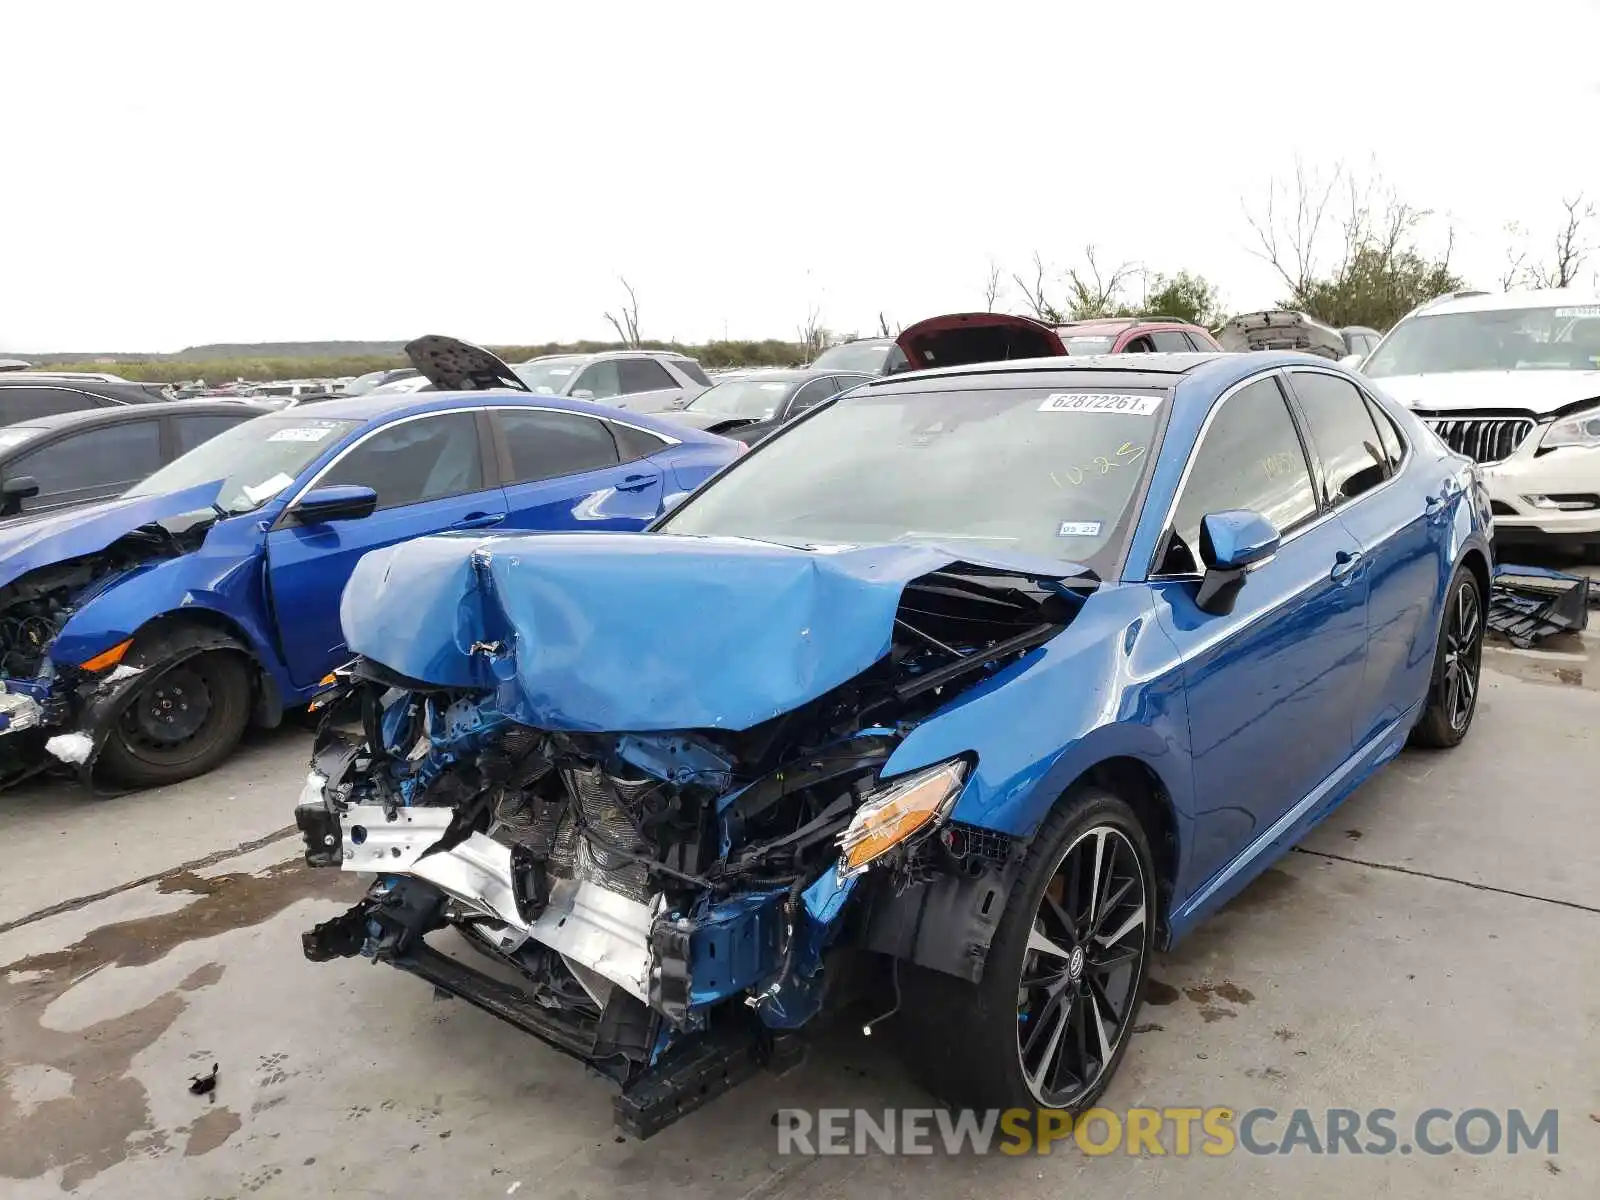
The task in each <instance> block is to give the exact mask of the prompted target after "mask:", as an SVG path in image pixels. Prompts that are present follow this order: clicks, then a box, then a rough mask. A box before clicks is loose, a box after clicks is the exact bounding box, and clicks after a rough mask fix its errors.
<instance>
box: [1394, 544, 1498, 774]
mask: <svg viewBox="0 0 1600 1200" xmlns="http://www.w3.org/2000/svg"><path fill="white" fill-rule="evenodd" d="M1483 635H1484V601H1483V593H1482V588H1481V587H1480V585H1479V583H1478V579H1477V576H1475V575H1474V574H1473V573H1472V571H1471V570H1469V569H1467V568H1465V567H1463V568H1461V569H1460V570H1458V571H1457V572H1456V575H1455V578H1454V579H1452V580H1451V581H1450V593H1449V597H1448V599H1447V600H1446V601H1445V609H1444V620H1443V621H1441V622H1440V625H1439V646H1438V650H1437V652H1436V654H1435V656H1434V665H1433V682H1432V685H1431V686H1430V687H1429V689H1428V699H1427V703H1426V707H1424V709H1423V712H1422V718H1421V720H1419V721H1418V722H1417V727H1416V729H1415V730H1414V731H1413V734H1412V740H1413V741H1414V742H1416V743H1417V744H1418V745H1422V746H1431V747H1435V748H1438V749H1445V748H1448V747H1450V746H1454V745H1457V744H1459V743H1460V741H1461V739H1463V738H1464V737H1466V736H1467V730H1469V729H1471V728H1472V718H1473V715H1474V714H1475V713H1476V712H1477V711H1478V685H1479V682H1480V675H1481V672H1482V668H1483Z"/></svg>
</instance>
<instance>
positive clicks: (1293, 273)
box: [1244, 158, 1345, 301]
mask: <svg viewBox="0 0 1600 1200" xmlns="http://www.w3.org/2000/svg"><path fill="white" fill-rule="evenodd" d="M1344 175H1345V171H1344V165H1343V164H1342V163H1340V164H1335V165H1334V168H1333V173H1332V174H1331V175H1330V177H1329V178H1328V181H1327V183H1326V185H1324V184H1323V182H1322V180H1321V179H1320V178H1319V177H1318V176H1317V175H1316V174H1315V173H1312V172H1308V171H1307V170H1306V168H1305V164H1304V163H1302V162H1301V161H1300V160H1299V158H1296V159H1295V164H1294V194H1293V195H1292V196H1285V195H1284V194H1283V189H1282V188H1281V187H1280V185H1279V183H1278V181H1277V180H1276V179H1274V180H1273V181H1272V183H1271V184H1269V185H1268V187H1267V202H1266V205H1265V207H1264V210H1263V211H1262V212H1260V213H1253V212H1251V211H1250V207H1249V205H1245V209H1244V219H1245V220H1246V221H1247V222H1249V224H1250V228H1251V229H1252V230H1253V231H1254V232H1255V235H1256V240H1257V242H1258V243H1259V245H1258V246H1257V247H1256V248H1254V249H1253V250H1252V253H1254V254H1255V255H1256V257H1258V258H1260V259H1262V260H1263V261H1265V262H1266V263H1267V264H1268V265H1270V266H1271V267H1272V269H1273V270H1274V271H1276V272H1277V273H1278V275H1279V277H1280V278H1282V280H1283V282H1284V285H1285V286H1286V287H1288V289H1289V294H1290V297H1291V298H1293V299H1295V300H1296V301H1298V300H1299V299H1300V298H1301V297H1304V296H1305V295H1306V294H1307V293H1308V292H1309V291H1310V290H1311V288H1312V286H1313V285H1314V283H1315V281H1316V278H1317V252H1318V251H1317V244H1318V242H1319V240H1320V238H1321V234H1322V230H1323V227H1324V222H1325V221H1326V219H1327V214H1328V205H1329V203H1330V202H1331V201H1332V199H1333V189H1334V188H1335V187H1336V186H1337V185H1338V183H1339V180H1340V179H1341V178H1343V177H1344Z"/></svg>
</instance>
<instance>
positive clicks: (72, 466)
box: [6, 418, 161, 512]
mask: <svg viewBox="0 0 1600 1200" xmlns="http://www.w3.org/2000/svg"><path fill="white" fill-rule="evenodd" d="M160 466H161V422H160V421H159V420H157V419H155V418H151V419H150V420H148V421H125V422H123V423H122V424H120V425H102V426H101V427H100V428H98V429H86V430H84V431H83V432H82V433H75V434H69V435H68V436H66V437H62V438H57V439H56V440H55V441H53V442H51V443H50V444H49V445H47V446H41V447H40V448H39V449H38V450H35V451H34V452H33V453H31V454H24V455H23V456H22V457H20V458H17V459H14V460H13V461H12V463H11V465H10V466H9V467H8V468H7V469H6V477H7V478H8V479H17V478H19V477H21V476H24V475H27V476H31V477H32V478H33V480H34V482H36V483H37V484H38V485H39V494H38V495H37V496H33V497H30V498H29V499H27V500H24V501H23V502H22V511H23V512H33V511H35V510H38V509H45V508H53V507H56V506H58V505H62V504H70V503H73V502H75V501H78V500H88V499H95V498H98V497H102V496H115V495H117V494H119V493H120V492H122V491H123V490H125V489H127V488H130V487H132V486H133V485H134V484H136V483H138V482H139V481H140V480H141V479H143V478H144V477H145V476H146V475H150V474H152V473H154V472H155V471H156V470H158V469H159V468H160Z"/></svg>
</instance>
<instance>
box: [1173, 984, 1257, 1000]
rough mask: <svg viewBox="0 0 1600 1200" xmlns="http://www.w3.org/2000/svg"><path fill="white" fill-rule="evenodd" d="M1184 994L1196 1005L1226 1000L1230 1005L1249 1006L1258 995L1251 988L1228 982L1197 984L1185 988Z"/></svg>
mask: <svg viewBox="0 0 1600 1200" xmlns="http://www.w3.org/2000/svg"><path fill="white" fill-rule="evenodd" d="M1183 994H1184V995H1185V996H1187V997H1189V999H1191V1000H1193V1001H1194V1002H1195V1003H1196V1004H1210V1003H1211V1002H1212V1000H1213V999H1218V1000H1226V1001H1227V1002H1228V1003H1229V1004H1249V1003H1250V1002H1251V1001H1252V1000H1254V999H1255V998H1256V994H1255V993H1254V992H1252V991H1251V990H1250V989H1249V988H1242V987H1240V986H1239V985H1238V984H1236V983H1228V982H1227V981H1226V980H1224V981H1223V982H1222V983H1197V984H1195V985H1193V986H1192V987H1186V988H1184V989H1183Z"/></svg>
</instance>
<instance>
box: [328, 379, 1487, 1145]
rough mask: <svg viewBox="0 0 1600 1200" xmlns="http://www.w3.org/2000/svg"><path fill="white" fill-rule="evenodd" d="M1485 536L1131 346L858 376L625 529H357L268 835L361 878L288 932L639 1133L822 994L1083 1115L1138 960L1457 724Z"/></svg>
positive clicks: (1472, 693)
mask: <svg viewBox="0 0 1600 1200" xmlns="http://www.w3.org/2000/svg"><path fill="white" fill-rule="evenodd" d="M1488 531H1489V505H1488V500H1487V498H1486V496H1485V492H1484V488H1483V485H1482V483H1481V480H1480V479H1479V476H1478V473H1477V468H1476V467H1475V466H1474V465H1473V464H1472V463H1471V462H1470V461H1468V460H1467V459H1465V458H1462V457H1460V456H1459V455H1456V454H1454V453H1453V452H1451V451H1450V450H1449V449H1448V448H1446V447H1445V445H1444V444H1443V443H1442V442H1440V441H1439V440H1438V439H1437V438H1436V437H1434V435H1433V434H1432V433H1430V432H1429V431H1428V430H1427V429H1426V428H1424V427H1423V426H1422V425H1421V424H1420V423H1419V422H1418V421H1417V420H1416V419H1415V418H1414V417H1413V416H1412V415H1411V414H1410V413H1409V412H1407V411H1406V410H1405V409H1404V408H1403V407H1401V406H1399V405H1397V404H1395V403H1393V402H1392V401H1390V400H1389V399H1387V398H1386V397H1384V396H1383V395H1381V394H1380V393H1378V392H1376V391H1374V390H1373V389H1372V388H1371V386H1370V384H1368V383H1366V382H1364V381H1362V380H1361V379H1359V378H1357V377H1355V376H1352V375H1351V374H1349V373H1347V372H1345V371H1342V370H1340V369H1338V368H1337V367H1335V366H1333V365H1331V364H1329V363H1327V362H1325V361H1322V360H1319V359H1313V358H1308V357H1304V356H1297V355H1285V354H1275V353H1263V354H1239V355H1170V356H1169V355H1159V354H1152V355H1140V356H1137V357H1131V356H1123V357H1116V358H1113V357H1101V358H1081V359H1080V358H1062V359H1050V360H1038V361H1030V362H1012V363H1005V364H995V365H990V366H983V367H966V368H954V369H949V370H946V371H942V372H929V373H922V374H915V375H903V376H895V377H889V378H886V379H883V380H880V381H877V382H874V383H871V384H870V385H867V386H864V387H861V388H858V389H856V390H854V391H853V392H851V393H848V394H847V395H845V396H843V397H840V398H838V399H835V400H833V401H831V402H829V403H827V404H825V405H823V406H821V407H819V408H818V409H816V410H813V411H812V412H810V413H808V414H806V415H805V416H804V417H802V418H801V419H800V420H798V421H797V422H795V423H794V424H793V425H792V426H790V427H788V428H786V429H785V430H784V431H782V432H780V433H779V434H777V435H775V436H774V437H772V438H771V439H769V440H767V441H766V442H763V443H762V444H760V445H759V446H758V447H757V448H756V449H755V450H753V451H752V452H751V453H750V454H748V455H746V456H745V457H743V458H741V459H739V460H737V461H736V462H735V463H734V464H733V465H731V466H730V467H729V468H728V469H726V470H725V471H723V472H722V473H721V474H720V475H719V476H718V477H717V478H715V479H714V480H712V481H711V482H710V483H709V484H708V485H707V486H705V487H703V488H701V489H700V490H699V491H697V492H695V493H694V494H693V495H692V496H691V497H689V498H688V500H687V501H685V502H684V503H682V504H681V505H679V506H678V507H676V508H675V509H674V510H673V511H671V512H670V513H668V514H667V515H666V516H664V517H663V518H662V519H661V520H660V521H658V522H656V523H655V524H654V525H653V526H652V528H651V529H650V530H648V531H646V532H643V533H638V534H626V533H624V534H618V535H615V536H612V537H605V538H601V537H591V536H586V535H584V534H581V533H580V534H569V535H562V536H557V537H545V538H525V537H516V536H510V535H507V536H496V535H491V536H488V537H485V538H481V539H468V538H451V539H442V538H422V539H419V540H417V541H414V542H410V543H408V544H405V545H400V546H396V547H392V548H389V549H385V550H380V551H376V552H374V553H372V554H369V555H368V556H367V557H366V558H364V559H363V560H362V561H361V563H360V564H359V565H358V566H357V568H356V571H355V573H354V575H353V577H352V579H351V583H350V586H349V588H348V589H347V590H346V592H345V595H344V600H343V605H342V619H343V622H344V631H345V636H346V640H347V641H348V643H349V646H350V648H351V650H352V652H354V653H355V654H356V655H357V657H356V658H355V660H354V662H353V663H352V664H351V665H350V666H349V668H348V669H346V670H343V671H341V672H340V675H339V680H338V682H337V683H336V684H335V685H333V686H332V687H331V689H330V691H329V693H328V694H327V697H326V702H327V712H328V718H327V721H326V724H325V727H324V729H323V731H322V732H321V734H320V736H319V743H318V749H317V752H316V758H315V765H314V771H313V774H312V777H311V779H310V780H309V781H308V783H307V787H306V791H305V793H304V794H303V795H302V797H301V799H300V803H299V806H298V808H297V813H296V818H297V823H298V824H299V826H300V828H301V829H302V831H303V832H304V835H305V841H306V857H307V860H308V861H309V862H310V863H311V864H312V865H314V866H326V867H339V868H342V869H344V870H350V871H365V872H373V873H376V874H377V876H378V878H377V880H376V882H375V883H374V884H373V886H372V888H371V890H370V891H369V893H368V895H367V896H366V898H365V899H363V900H362V901H361V902H360V903H359V904H357V905H356V906H355V907H354V908H353V909H352V910H350V912H349V913H347V914H345V915H343V916H340V917H336V918H334V919H333V920H331V921H328V922H326V923H324V924H321V925H319V926H317V927H315V928H314V929H312V930H310V931H308V932H307V933H306V935H305V938H304V941H305V952H306V954H307V955H308V957H310V958H312V959H314V960H325V959H332V958H338V957H342V956H349V955H357V954H365V955H368V956H371V957H375V958H377V959H379V960H381V961H387V962H390V963H392V964H393V965H395V966H396V967H399V968H402V969H403V970H405V971H407V972H410V973H412V974H415V975H418V976H420V977H421V978H423V979H425V980H427V981H429V982H431V983H432V984H434V985H435V986H437V987H439V988H442V989H444V990H445V991H447V992H450V993H452V994H455V995H457V996H461V997H464V998H466V999H467V1000H469V1001H471V1002H473V1003H475V1004H478V1005H480V1006H482V1007H483V1008H485V1009H487V1010H488V1011H490V1012H492V1013H494V1014H495V1015H496V1016H499V1017H501V1018H503V1019H505V1020H507V1021H510V1022H512V1023H513V1024H515V1025H517V1026H519V1027H520V1028H522V1029H524V1030H527V1031H528V1032H531V1033H533V1034H535V1035H537V1036H539V1037H541V1038H543V1039H544V1040H545V1041H547V1042H549V1043H550V1044H552V1045H554V1046H557V1047H559V1048H561V1049H563V1050H566V1051H568V1052H569V1053H572V1054H575V1055H578V1056H579V1057H581V1058H583V1059H584V1060H585V1061H587V1062H589V1063H591V1064H593V1065H594V1066H595V1067H597V1068H598V1069H600V1070H601V1071H603V1072H605V1073H607V1074H608V1075H610V1076H611V1077H612V1078H613V1079H614V1080H615V1081H616V1082H617V1083H618V1084H619V1085H620V1087H621V1091H620V1095H619V1097H618V1101H617V1111H618V1117H619V1120H620V1121H621V1123H622V1124H623V1125H624V1126H625V1127H626V1128H629V1129H632V1130H634V1131H636V1132H638V1133H641V1134H648V1133H650V1132H651V1131H653V1130H654V1129H656V1128H659V1127H660V1126H661V1125H662V1124H663V1123H665V1122H667V1121H670V1120H672V1119H674V1118H675V1117H676V1116H678V1115H680V1114H681V1113H683V1112H685V1111H687V1110H688V1109H691V1108H693V1107H695V1106H696V1105H697V1104H700V1103H702V1102H704V1100H705V1099H707V1098H708V1097H709V1096H711V1095H715V1094H716V1093H717V1092H718V1091H720V1090H721V1089H723V1088H725V1087H726V1086H728V1085H729V1084H731V1083H733V1082H736V1081H737V1080H738V1079H740V1078H742V1077H744V1076H745V1075H746V1074H748V1073H750V1072H751V1071H753V1070H754V1069H755V1068H756V1066H757V1064H760V1063H767V1064H769V1065H780V1066H781V1065H782V1064H784V1063H786V1062H789V1061H792V1055H791V1054H790V1053H789V1051H790V1050H791V1049H792V1047H793V1038H792V1037H790V1036H789V1035H790V1034H792V1032H793V1031H795V1030H797V1029H798V1028H799V1027H801V1026H803V1025H805V1024H807V1023H808V1022H809V1021H811V1020H812V1019H813V1018H814V1017H815V1016H816V1015H817V1013H818V1012H819V1010H820V1009H821V1008H822V1007H823V1006H824V1004H825V1003H827V1004H832V1003H841V1002H844V1001H846V1000H848V999H850V998H851V997H852V995H853V994H854V989H855V987H856V986H857V985H858V984H860V983H861V982H862V981H863V980H864V981H867V983H868V984H882V985H883V988H882V994H883V995H884V996H885V999H883V1000H882V1001H881V1003H882V1008H881V1009H880V1010H879V1011H881V1012H884V1013H887V1012H890V1011H896V1019H897V1020H898V1021H899V1022H901V1023H903V1025H904V1027H905V1029H906V1032H907V1033H908V1034H909V1036H910V1039H911V1040H910V1042H909V1044H910V1045H911V1046H912V1047H913V1048H914V1054H913V1056H912V1058H913V1063H914V1066H915V1068H916V1069H917V1070H918V1071H920V1072H922V1073H923V1074H924V1076H925V1077H926V1079H927V1082H928V1083H929V1084H930V1085H931V1087H932V1088H933V1089H934V1090H935V1091H936V1093H937V1094H939V1095H941V1096H944V1097H945V1098H947V1099H949V1100H952V1101H954V1102H957V1103H960V1104H966V1105H974V1106H981V1107H1001V1108H1005V1107H1012V1106H1021V1107H1027V1108H1030V1109H1031V1108H1035V1107H1039V1106H1044V1107H1051V1108H1061V1109H1072V1110H1079V1109H1082V1108H1084V1107H1085V1106H1087V1105H1089V1104H1090V1103H1092V1102H1093V1101H1094V1099H1095V1098H1096V1097H1097V1096H1098V1095H1099V1094H1100V1093H1101V1091H1102V1089H1104V1088H1105V1086H1106V1084H1107V1082H1108V1081H1109V1080H1110V1078H1111V1076H1112V1074H1113V1072H1114V1071H1115V1070H1116V1068H1117V1064H1118V1062H1119V1061H1120V1059H1121V1057H1122V1055H1123V1053H1124V1052H1125V1051H1126V1049H1127V1045H1128V1039H1129V1036H1130V1033H1131V1031H1132V1029H1133V1025H1134V1021H1135V1016H1136V1013H1137V1011H1138V1005H1139V997H1140V993H1141V986H1142V984H1143V982H1144V979H1145V975H1146V971H1147V967H1148V963H1149V960H1150V956H1151V954H1152V953H1153V952H1154V951H1155V950H1156V949H1157V948H1158V947H1165V946H1170V945H1171V944H1172V943H1174V942H1175V941H1177V940H1178V939H1180V938H1182V937H1183V936H1184V935H1185V934H1187V933H1188V932H1189V931H1190V930H1192V929H1193V928H1194V927H1195V925H1196V923H1197V922H1198V921H1200V920H1201V919H1202V918H1204V917H1205V916H1206V915H1207V914H1208V913H1211V912H1213V911H1215V910H1216V909H1217V908H1218V907H1220V906H1221V905H1222V904H1224V903H1225V902H1226V901H1227V900H1228V899H1229V898H1230V897H1232V896H1234V895H1235V894H1236V893H1238V892H1239V890H1240V889H1241V888H1243V887H1244V886H1245V885H1246V884H1247V883H1248V882H1249V881H1250V880H1251V878H1252V877H1254V876H1255V875H1257V874H1258V873H1259V872H1260V871H1261V870H1262V869H1263V868H1264V867H1265V866H1266V865H1267V864H1268V863H1270V862H1271V861H1272V860H1273V859H1274V858H1276V857H1277V856H1278V855H1280V854H1281V853H1283V852H1284V850H1285V849H1286V848H1287V847H1288V846H1289V845H1291V844H1292V843H1293V842H1294V841H1295V840H1296V839H1298V838H1299V837H1301V836H1302V835H1303V834H1304V833H1305V832H1306V831H1307V830H1308V829H1310V828H1311V827H1312V826H1313V825H1314V824H1316V823H1317V822H1318V821H1319V820H1321V819H1322V818H1323V817H1325V816H1326V815H1327V814H1328V813H1329V811H1330V810H1331V809H1333V807H1334V806H1335V805H1337V804H1338V803H1339V802H1340V801H1341V800H1343V799H1344V798H1345V797H1346V796H1348V795H1349V794H1350V792H1351V791H1352V790H1353V789H1355V788H1356V787H1357V786H1358V785H1359V784H1360V783H1361V782H1362V781H1363V780H1364V779H1366V778H1367V777H1368V776H1369V775H1371V774H1372V773H1373V772H1374V771H1376V770H1377V769H1378V768H1379V767H1380V766H1381V765H1382V764H1383V763H1385V762H1386V761H1387V760H1388V759H1390V758H1392V757H1393V756H1394V755H1395V754H1397V753H1398V752H1399V751H1400V750H1401V748H1402V747H1403V746H1404V745H1405V744H1406V743H1407V741H1408V740H1411V741H1414V742H1416V743H1419V744H1421V745H1423V746H1430V747H1447V746H1452V745H1454V744H1455V743H1457V742H1459V741H1460V740H1461V739H1462V738H1463V737H1465V736H1466V734H1467V732H1468V729H1469V728H1470V726H1471V723H1472V719H1473V714H1474V711H1475V708H1476V704H1477V688H1478V670H1479V659H1480V654H1481V646H1482V639H1483V631H1484V612H1485V600H1486V595H1487V592H1488V588H1489V580H1490V573H1491V558H1490V547H1489V538H1488ZM446 927H454V928H455V929H456V930H458V931H459V933H460V934H461V936H463V937H465V938H466V939H467V940H468V941H469V942H470V943H472V944H473V945H475V946H476V947H477V948H478V949H479V950H480V951H482V952H483V953H484V954H486V955H488V956H489V957H490V958H492V959H498V960H500V961H502V962H503V963H506V964H508V965H510V966H512V967H515V968H516V973H515V974H514V975H512V976H510V978H513V979H516V980H518V981H519V982H516V983H508V982H506V978H507V976H506V975H505V974H503V973H502V974H498V975H490V974H488V973H486V972H485V971H482V970H479V969H478V967H477V966H475V965H474V964H473V963H471V962H466V961H463V960H462V959H461V958H459V957H457V956H452V955H449V954H446V953H444V952H443V951H442V950H441V949H440V948H439V947H438V946H437V944H436V942H437V935H438V934H439V933H440V931H442V930H444V929H445V928H446ZM430 939H432V940H431V941H430ZM852 964H853V965H854V966H858V967H859V966H861V965H862V964H866V965H868V966H872V967H875V968H876V970H868V971H860V970H853V969H846V968H847V967H849V966H851V965H852ZM874 994H876V993H873V992H871V991H869V992H868V993H867V996H868V997H869V998H870V996H872V995H874ZM897 1003H898V1005H899V1007H898V1010H896V1008H895V1006H896V1004H897Z"/></svg>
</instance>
